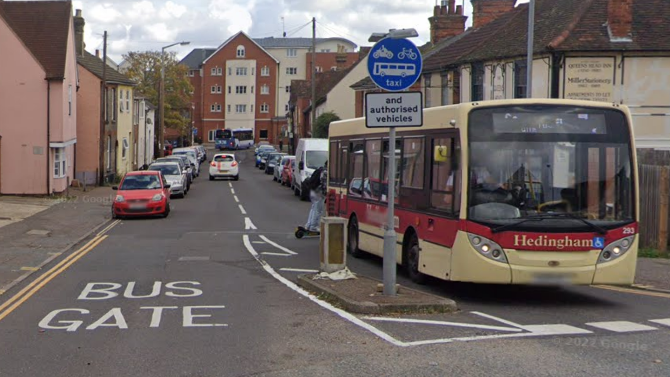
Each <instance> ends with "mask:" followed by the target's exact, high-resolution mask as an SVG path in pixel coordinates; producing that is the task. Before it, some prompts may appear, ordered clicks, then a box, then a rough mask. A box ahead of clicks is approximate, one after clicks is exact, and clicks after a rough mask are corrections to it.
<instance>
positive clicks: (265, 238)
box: [260, 235, 298, 255]
mask: <svg viewBox="0 0 670 377" xmlns="http://www.w3.org/2000/svg"><path fill="white" fill-rule="evenodd" d="M260 237H261V239H262V240H263V241H265V242H267V243H269V244H270V245H272V246H274V247H276V248H277V249H279V250H281V251H284V252H287V253H289V254H291V255H296V254H298V253H296V252H295V251H292V250H289V249H287V248H285V247H284V246H281V245H279V244H277V243H275V242H272V241H270V240H269V239H268V238H267V237H265V236H263V235H261V236H260Z"/></svg>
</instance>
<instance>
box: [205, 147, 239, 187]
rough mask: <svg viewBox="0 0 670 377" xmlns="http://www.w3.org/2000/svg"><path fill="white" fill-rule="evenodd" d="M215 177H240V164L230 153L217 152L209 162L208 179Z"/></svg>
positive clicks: (237, 178) (235, 178)
mask: <svg viewBox="0 0 670 377" xmlns="http://www.w3.org/2000/svg"><path fill="white" fill-rule="evenodd" d="M215 178H232V179H234V180H236V181H237V180H239V179H240V164H238V163H237V160H236V159H235V155H234V154H232V153H217V154H215V155H214V158H212V162H211V163H210V164H209V180H210V181H213V180H214V179H215Z"/></svg>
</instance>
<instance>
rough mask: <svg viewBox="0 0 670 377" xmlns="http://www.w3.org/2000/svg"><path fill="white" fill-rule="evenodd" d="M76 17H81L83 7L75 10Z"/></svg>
mask: <svg viewBox="0 0 670 377" xmlns="http://www.w3.org/2000/svg"><path fill="white" fill-rule="evenodd" d="M75 17H81V9H77V10H76V11H75Z"/></svg>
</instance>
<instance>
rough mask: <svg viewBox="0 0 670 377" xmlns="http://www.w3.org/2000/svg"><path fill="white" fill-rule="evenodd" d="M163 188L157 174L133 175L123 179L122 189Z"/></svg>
mask: <svg viewBox="0 0 670 377" xmlns="http://www.w3.org/2000/svg"><path fill="white" fill-rule="evenodd" d="M160 188H161V182H160V179H159V178H158V176H157V175H131V176H128V177H126V178H124V179H123V182H121V187H119V189H120V190H155V189H160Z"/></svg>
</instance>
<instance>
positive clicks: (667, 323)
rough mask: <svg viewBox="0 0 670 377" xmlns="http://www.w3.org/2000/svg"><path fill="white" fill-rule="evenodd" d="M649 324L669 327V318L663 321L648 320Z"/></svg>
mask: <svg viewBox="0 0 670 377" xmlns="http://www.w3.org/2000/svg"><path fill="white" fill-rule="evenodd" d="M649 322H654V323H658V324H659V325H663V326H669V327H670V318H664V319H650V320H649Z"/></svg>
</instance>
